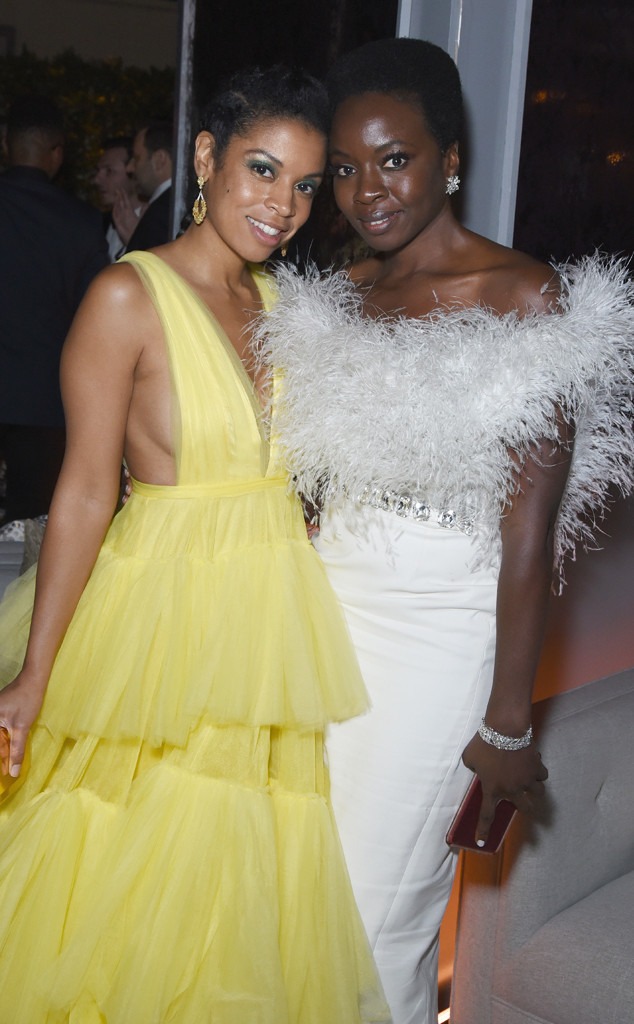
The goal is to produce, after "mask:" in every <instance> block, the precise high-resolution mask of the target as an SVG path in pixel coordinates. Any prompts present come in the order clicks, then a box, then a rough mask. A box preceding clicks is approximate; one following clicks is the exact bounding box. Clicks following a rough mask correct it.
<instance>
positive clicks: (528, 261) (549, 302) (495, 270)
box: [481, 239, 560, 315]
mask: <svg viewBox="0 0 634 1024" xmlns="http://www.w3.org/2000/svg"><path fill="white" fill-rule="evenodd" d="M484 241H485V242H487V245H486V246H484V247H483V257H484V258H483V264H482V270H481V283H482V299H483V301H484V304H485V305H487V306H489V307H490V308H491V309H495V310H497V311H498V312H500V313H507V312H510V311H515V310H517V311H518V312H519V313H520V314H522V315H524V314H526V313H530V312H537V313H542V312H549V311H551V310H553V309H554V307H555V306H556V304H557V299H558V297H559V292H560V287H559V279H558V276H557V272H556V271H555V270H554V269H553V267H551V266H549V264H547V263H543V262H541V261H540V260H537V259H535V258H534V257H532V256H529V255H528V254H527V253H525V252H520V250H519V249H511V248H508V247H507V246H504V245H499V244H498V243H496V242H490V241H489V240H488V239H485V240H484Z"/></svg>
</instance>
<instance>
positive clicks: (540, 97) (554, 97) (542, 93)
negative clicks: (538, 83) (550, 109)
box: [531, 89, 566, 103]
mask: <svg viewBox="0 0 634 1024" xmlns="http://www.w3.org/2000/svg"><path fill="white" fill-rule="evenodd" d="M565 98H566V94H565V92H561V91H560V90H559V89H537V90H536V91H535V92H534V93H533V95H532V96H531V101H532V102H533V103H555V102H558V101H559V100H565Z"/></svg>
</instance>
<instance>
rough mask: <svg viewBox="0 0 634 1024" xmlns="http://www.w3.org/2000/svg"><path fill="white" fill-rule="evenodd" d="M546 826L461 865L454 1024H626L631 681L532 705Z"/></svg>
mask: <svg viewBox="0 0 634 1024" xmlns="http://www.w3.org/2000/svg"><path fill="white" fill-rule="evenodd" d="M536 720H537V721H538V722H539V723H540V725H539V745H540V749H541V751H542V756H543V758H544V762H545V764H546V765H547V766H548V768H549V771H550V782H549V786H548V791H549V800H548V805H547V807H546V808H545V812H544V815H543V817H542V820H540V821H539V822H535V823H530V822H527V821H526V820H525V819H524V820H522V819H520V818H518V819H516V822H515V823H514V826H513V828H512V831H511V832H510V833H509V835H508V837H507V839H506V842H505V844H504V847H503V849H502V851H501V852H500V854H498V855H497V856H496V857H493V858H492V857H488V856H486V855H483V854H475V853H472V854H468V855H466V856H465V857H464V861H463V879H462V895H461V905H460V916H459V921H458V935H457V951H456V962H455V972H454V983H453V992H452V1013H451V1022H452V1024H528V1022H531V1024H633V1022H634V670H630V671H628V672H623V673H620V674H619V675H616V676H611V677H610V678H608V679H603V680H599V681H598V682H594V683H589V684H588V685H586V686H582V687H580V688H579V689H578V690H573V691H571V692H569V693H565V694H561V695H559V696H556V697H553V698H551V699H549V700H546V701H542V702H541V703H540V704H538V705H536Z"/></svg>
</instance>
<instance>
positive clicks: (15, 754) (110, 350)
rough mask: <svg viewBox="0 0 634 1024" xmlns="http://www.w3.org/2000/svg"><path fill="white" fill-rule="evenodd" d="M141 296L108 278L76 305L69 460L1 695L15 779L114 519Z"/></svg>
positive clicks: (66, 392) (126, 282)
mask: <svg viewBox="0 0 634 1024" xmlns="http://www.w3.org/2000/svg"><path fill="white" fill-rule="evenodd" d="M139 288H140V283H139V281H138V278H137V277H136V274H135V272H134V271H133V270H132V269H131V268H128V267H125V268H124V267H113V268H110V269H108V270H106V271H104V273H103V274H102V275H100V276H99V278H98V279H97V280H96V281H95V283H94V284H93V285H92V286H91V288H90V289H89V291H88V293H87V295H86V298H85V299H84V302H83V303H82V305H81V306H80V309H79V311H78V313H77V316H76V318H75V320H74V322H73V325H72V328H71V331H70V333H69V335H68V338H67V341H66V344H65V347H64V351H63V355H62V365H61V382H62V394H63V399H64V409H65V414H66V428H67V443H66V454H65V456H64V462H63V465H62V469H61V473H60V477H59V480H58V483H57V487H56V489H55V494H54V496H53V500H52V503H51V508H50V513H49V519H48V525H47V528H46V532H45V536H44V541H43V543H42V549H41V553H40V559H39V564H38V572H37V585H36V595H35V605H34V609H33V621H32V625H31V632H30V635H29V642H28V646H27V651H26V656H25V660H24V664H23V667H22V670H21V671H20V673H19V674H18V676H17V677H16V679H15V680H13V682H12V683H10V684H9V685H8V686H7V687H6V688H5V689H4V690H3V691H2V693H0V727H2V726H3V727H4V728H5V729H6V730H7V732H8V733H9V736H10V758H9V757H8V756H7V751H6V750H5V751H4V756H3V758H2V769H3V771H4V772H5V773H6V771H7V770H8V771H10V773H11V774H12V775H17V774H19V766H20V765H21V763H22V759H23V756H24V746H25V742H26V737H27V734H28V731H29V729H30V727H31V725H32V723H33V721H34V720H35V718H36V717H37V714H38V712H39V709H40V707H41V704H42V700H43V699H44V694H45V692H46V687H47V684H48V678H49V675H50V672H51V668H52V665H53V661H54V659H55V656H56V654H57V651H58V649H59V646H60V644H61V642H62V639H63V637H64V634H65V632H66V629H67V627H68V624H69V622H70V620H71V618H72V616H73V613H74V611H75V608H76V606H77V602H78V601H79V598H80V596H81V593H82V591H83V589H84V587H85V585H86V581H87V580H88V577H89V576H90V573H91V571H92V568H93V565H94V563H95V560H96V558H97V554H98V552H99V549H100V546H101V544H102V541H103V538H104V535H105V533H106V530H107V529H108V526H109V524H110V521H111V519H112V516H113V513H114V508H115V505H116V501H117V495H118V491H119V473H120V466H121V459H122V454H123V448H124V439H125V431H126V421H127V415H128V409H129V406H130V401H131V397H132V390H133V383H134V374H135V367H136V365H137V363H138V360H139V356H140V353H141V350H142V342H141V341H140V340H139V339H140V338H141V337H142V334H143V324H142V323H141V322H140V321H139V313H140V311H141V303H140V299H139V297H138V291H139ZM9 761H10V763H9Z"/></svg>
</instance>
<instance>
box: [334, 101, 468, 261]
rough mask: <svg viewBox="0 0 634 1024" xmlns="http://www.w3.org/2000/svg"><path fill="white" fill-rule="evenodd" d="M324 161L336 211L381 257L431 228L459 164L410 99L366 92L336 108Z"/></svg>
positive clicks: (444, 201) (453, 152) (456, 153)
mask: <svg viewBox="0 0 634 1024" xmlns="http://www.w3.org/2000/svg"><path fill="white" fill-rule="evenodd" d="M329 162H330V165H331V168H332V171H333V173H334V193H335V200H336V202H337V206H338V207H339V209H340V210H341V211H342V213H343V214H344V216H345V217H346V218H347V219H348V220H349V221H350V224H351V225H352V227H353V228H354V229H355V231H357V232H358V234H360V235H361V237H362V238H363V239H364V241H366V242H367V243H368V245H370V246H371V247H372V248H373V249H375V250H376V251H379V252H393V251H395V250H397V249H401V248H402V247H403V246H405V245H407V244H408V243H409V242H411V241H412V240H414V239H416V238H417V237H418V236H419V235H420V234H421V233H422V232H424V231H425V230H426V229H427V228H428V227H429V226H430V225H432V224H433V223H434V221H435V220H436V219H437V217H438V216H439V214H440V213H441V212H442V211H443V209H445V208H446V206H447V195H446V191H445V189H446V184H447V177H448V175H450V174H455V173H456V172H457V169H458V164H459V160H458V152H457V147H456V145H453V144H452V145H451V146H449V147H448V149H447V151H446V152H445V153H442V152H441V149H440V146H439V144H438V142H437V141H436V139H435V138H434V136H433V135H432V134H431V132H430V131H429V128H428V127H427V123H426V121H425V118H424V116H423V113H422V111H421V108H420V106H419V104H418V103H417V102H416V101H415V100H412V101H409V100H405V99H400V98H398V97H397V96H394V95H391V94H389V93H371V92H369V93H362V94H360V95H358V96H350V97H349V98H348V99H346V100H344V101H343V102H342V103H341V104H340V105H339V107H338V108H337V110H336V112H335V115H334V118H333V123H332V128H331V134H330V141H329Z"/></svg>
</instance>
